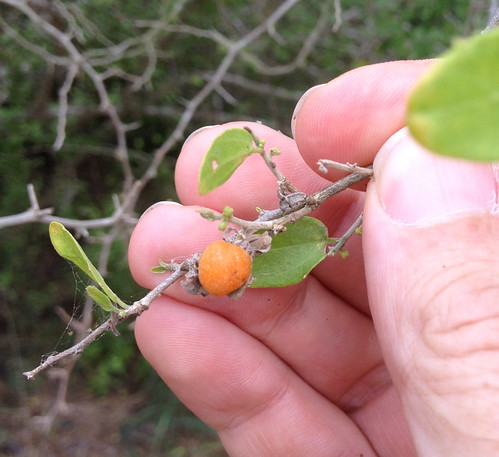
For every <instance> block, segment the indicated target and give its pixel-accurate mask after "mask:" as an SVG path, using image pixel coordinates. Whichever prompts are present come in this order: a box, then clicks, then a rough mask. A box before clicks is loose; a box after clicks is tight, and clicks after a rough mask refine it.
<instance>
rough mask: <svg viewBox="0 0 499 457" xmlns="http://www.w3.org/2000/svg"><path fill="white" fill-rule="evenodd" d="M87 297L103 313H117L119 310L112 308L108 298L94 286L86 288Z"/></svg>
mask: <svg viewBox="0 0 499 457" xmlns="http://www.w3.org/2000/svg"><path fill="white" fill-rule="evenodd" d="M86 291H87V294H88V296H89V297H90V298H91V299H92V300H93V301H94V302H95V303H97V304H98V305H99V306H100V307H101V308H102V309H103V310H104V311H109V312H110V311H114V312H119V309H118V308H116V307H114V306H113V304H112V302H111V300H109V297H108V296H107V295H106V294H105V293H103V292H102V291H101V290H100V289H97V287H95V286H87V288H86Z"/></svg>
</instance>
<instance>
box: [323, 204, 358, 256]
mask: <svg viewBox="0 0 499 457" xmlns="http://www.w3.org/2000/svg"><path fill="white" fill-rule="evenodd" d="M362 217H363V214H362V213H360V215H359V217H358V218H357V219H355V222H354V223H353V224H352V225H351V226H350V228H349V229H348V230H347V231H346V232H345V234H344V235H343V236H342V237H341V238H339V239H338V241H337V242H336V244H335V245H334V246H333V247H331V248H330V249H329V250H328V253H327V255H328V256H333V255H335V254H336V253H338V251H340V250H341V249H343V246H345V244H346V242H347V241H348V240H349V239H350V238H351V237H352V235H353V234H354V233H355V232H356V230H357V229H358V228H359V227H360V226H361V225H362Z"/></svg>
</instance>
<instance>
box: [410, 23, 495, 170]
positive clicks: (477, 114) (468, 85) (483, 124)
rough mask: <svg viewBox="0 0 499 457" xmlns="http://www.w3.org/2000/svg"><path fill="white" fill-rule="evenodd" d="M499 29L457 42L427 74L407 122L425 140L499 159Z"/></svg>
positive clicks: (441, 149) (446, 149)
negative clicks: (498, 122) (498, 124)
mask: <svg viewBox="0 0 499 457" xmlns="http://www.w3.org/2000/svg"><path fill="white" fill-rule="evenodd" d="M498 52H499V29H495V30H492V31H490V32H487V33H484V34H481V35H478V36H474V37H472V38H470V39H468V40H466V41H460V42H457V43H456V44H455V45H454V47H453V48H452V49H451V50H450V51H448V52H447V53H446V54H444V56H443V57H442V59H441V60H439V61H438V62H437V63H436V64H435V65H434V66H433V67H432V68H431V69H430V70H429V71H428V73H427V74H426V75H425V76H423V78H422V79H421V81H420V82H419V83H418V85H417V86H416V88H415V89H414V90H413V92H412V94H411V97H410V99H409V102H408V114H407V124H408V126H409V129H410V131H411V133H412V135H413V136H414V138H416V140H417V141H419V142H420V143H421V144H422V145H423V146H425V147H426V148H428V149H430V150H432V151H434V152H437V153H440V154H444V155H448V156H453V157H460V158H466V159H472V160H483V161H497V160H499V146H498V145H499V128H498V126H497V120H498V119H499V58H498V56H499V54H498Z"/></svg>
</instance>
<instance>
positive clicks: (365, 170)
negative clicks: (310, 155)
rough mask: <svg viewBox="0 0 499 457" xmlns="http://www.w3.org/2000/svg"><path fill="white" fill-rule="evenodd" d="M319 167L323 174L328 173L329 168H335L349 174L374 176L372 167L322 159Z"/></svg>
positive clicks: (318, 163)
mask: <svg viewBox="0 0 499 457" xmlns="http://www.w3.org/2000/svg"><path fill="white" fill-rule="evenodd" d="M317 165H319V171H320V172H322V173H327V169H328V168H334V169H335V170H341V171H348V172H349V173H362V174H365V175H366V176H368V177H370V176H372V175H373V170H372V167H359V166H358V165H357V164H356V163H354V164H351V163H348V162H347V163H341V162H335V161H334V160H328V159H321V160H319V161H318V162H317Z"/></svg>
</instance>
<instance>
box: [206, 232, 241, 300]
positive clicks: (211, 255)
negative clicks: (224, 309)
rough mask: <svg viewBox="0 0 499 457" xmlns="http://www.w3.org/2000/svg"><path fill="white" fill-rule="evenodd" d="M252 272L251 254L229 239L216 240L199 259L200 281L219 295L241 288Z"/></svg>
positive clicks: (214, 293)
mask: <svg viewBox="0 0 499 457" xmlns="http://www.w3.org/2000/svg"><path fill="white" fill-rule="evenodd" d="M250 274H251V257H250V255H249V254H248V253H247V252H246V251H245V250H244V249H243V248H241V247H239V246H236V245H235V244H232V243H228V242H227V241H222V240H219V241H214V242H213V243H211V244H210V245H209V246H208V247H207V248H206V249H205V250H204V251H203V253H202V254H201V257H200V259H199V282H200V283H201V285H202V286H203V287H204V288H205V289H206V290H207V292H209V293H210V294H211V295H216V296H217V297H221V296H223V295H228V294H230V293H231V292H234V291H235V290H237V289H239V288H240V287H241V286H242V285H243V284H244V283H245V282H246V281H247V280H248V278H249V276H250Z"/></svg>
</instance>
